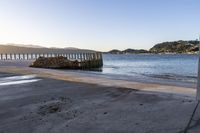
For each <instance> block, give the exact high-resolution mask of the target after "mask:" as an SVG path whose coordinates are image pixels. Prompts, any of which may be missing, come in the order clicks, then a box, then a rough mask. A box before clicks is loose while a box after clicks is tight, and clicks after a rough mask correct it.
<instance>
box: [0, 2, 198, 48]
mask: <svg viewBox="0 0 200 133" xmlns="http://www.w3.org/2000/svg"><path fill="white" fill-rule="evenodd" d="M199 34H200V0H0V43H1V44H2V43H21V44H36V45H42V46H46V47H78V48H88V49H95V50H102V51H107V50H110V49H113V48H116V49H121V50H122V49H126V48H135V49H139V48H143V49H149V48H150V47H152V46H153V45H154V44H155V43H159V42H162V41H173V40H180V39H183V40H190V39H196V38H197V37H198V35H199Z"/></svg>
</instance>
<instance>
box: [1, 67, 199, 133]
mask: <svg viewBox="0 0 200 133" xmlns="http://www.w3.org/2000/svg"><path fill="white" fill-rule="evenodd" d="M0 75H1V76H0V79H1V80H2V79H4V78H5V77H12V76H22V75H34V77H32V79H38V80H37V81H35V82H29V83H23V84H14V85H2V86H0V108H1V110H0V132H1V133H27V132H30V133H45V132H46V133H47V132H48V133H62V132H69V133H102V132H105V133H116V132H117V133H122V132H126V133H147V132H148V133H158V132H159V133H181V132H184V131H185V130H186V127H187V124H188V122H189V120H190V119H191V117H192V113H193V110H194V108H195V106H196V104H197V102H196V101H195V90H194V89H193V88H187V87H180V86H169V85H161V84H150V83H141V82H130V81H123V80H112V79H104V78H100V77H96V78H94V77H92V76H85V75H79V74H77V73H75V72H69V71H67V72H63V71H60V70H49V69H36V68H29V67H26V66H17V65H16V66H15V67H13V66H9V65H7V66H1V67H0ZM195 117H196V120H199V115H197V116H195ZM187 130H189V131H191V132H192V133H193V132H194V133H195V132H196V131H199V124H198V121H193V124H192V125H191V126H189V128H188V129H187Z"/></svg>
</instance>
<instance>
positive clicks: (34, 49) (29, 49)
mask: <svg viewBox="0 0 200 133" xmlns="http://www.w3.org/2000/svg"><path fill="white" fill-rule="evenodd" d="M93 52H96V51H93V50H87V49H76V48H69V49H68V48H67V49H66V48H45V47H40V46H36V45H25V46H24V45H16V44H15V45H12V44H9V45H1V44H0V53H1V54H5V53H7V54H10V53H16V54H18V53H21V54H27V53H29V54H30V53H33V54H34V53H38V54H46V53H59V54H62V53H93Z"/></svg>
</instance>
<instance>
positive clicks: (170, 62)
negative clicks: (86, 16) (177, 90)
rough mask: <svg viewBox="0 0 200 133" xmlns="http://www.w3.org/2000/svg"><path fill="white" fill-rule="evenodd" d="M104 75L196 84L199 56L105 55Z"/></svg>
mask: <svg viewBox="0 0 200 133" xmlns="http://www.w3.org/2000/svg"><path fill="white" fill-rule="evenodd" d="M103 61H104V67H103V71H102V72H101V73H102V74H103V75H112V76H116V77H118V78H119V79H120V78H127V79H143V80H154V81H155V80H170V81H177V82H179V81H181V82H182V83H184V82H191V83H195V82H196V78H197V69H198V55H183V54H175V55H168V54H165V55H159V54H149V55H143V54H129V55H124V54H123V55H116V54H104V55H103Z"/></svg>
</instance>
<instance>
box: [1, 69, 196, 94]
mask: <svg viewBox="0 0 200 133" xmlns="http://www.w3.org/2000/svg"><path fill="white" fill-rule="evenodd" d="M0 72H2V73H13V74H20V75H29V74H35V75H37V76H38V77H42V78H49V79H56V80H62V81H72V82H77V83H87V84H94V85H101V86H106V87H120V88H128V89H134V90H141V91H149V92H154V93H167V94H172V95H180V96H184V97H191V98H195V94H196V90H195V89H194V88H191V87H180V86H175V85H163V84H158V83H144V82H137V81H126V80H120V79H108V78H104V77H98V76H96V77H94V76H87V75H85V74H84V75H81V74H80V73H79V72H69V71H60V70H55V69H41V68H29V67H24V66H3V67H0Z"/></svg>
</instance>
